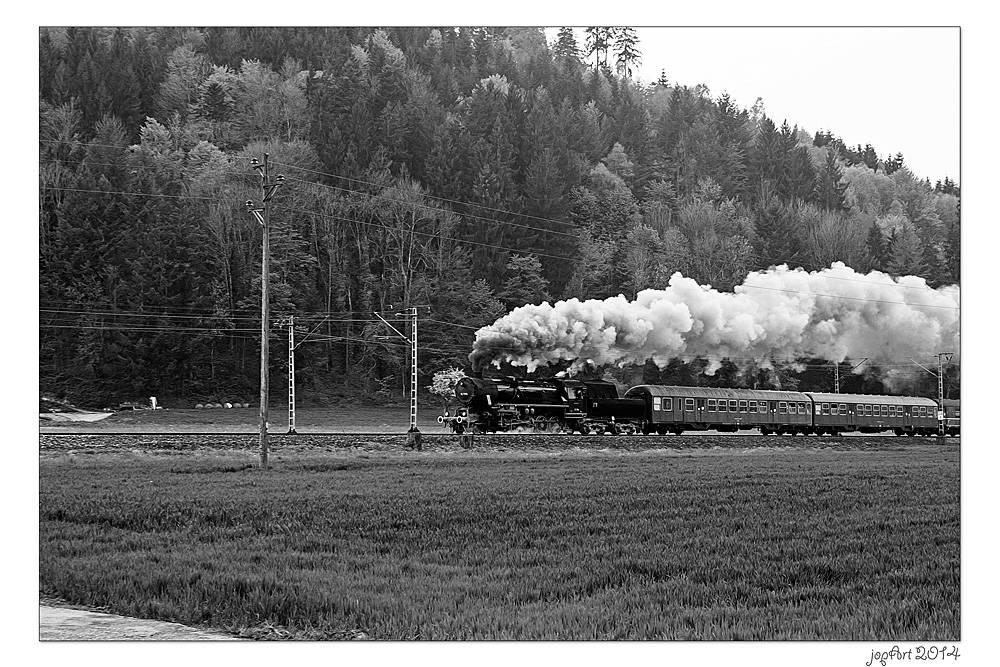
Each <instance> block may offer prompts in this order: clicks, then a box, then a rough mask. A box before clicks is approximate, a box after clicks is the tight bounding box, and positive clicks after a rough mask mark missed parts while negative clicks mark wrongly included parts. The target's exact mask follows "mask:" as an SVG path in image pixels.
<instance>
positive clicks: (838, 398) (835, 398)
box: [806, 391, 937, 406]
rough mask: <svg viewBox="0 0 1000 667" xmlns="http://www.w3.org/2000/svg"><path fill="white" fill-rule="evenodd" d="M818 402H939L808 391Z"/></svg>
mask: <svg viewBox="0 0 1000 667" xmlns="http://www.w3.org/2000/svg"><path fill="white" fill-rule="evenodd" d="M806 394H808V395H809V396H811V397H812V399H813V400H814V401H816V402H817V403H862V404H869V405H928V406H930V405H933V406H936V405H937V403H936V402H935V401H934V400H933V399H930V398H923V397H920V396H878V395H875V394H826V393H818V392H812V391H807V392H806Z"/></svg>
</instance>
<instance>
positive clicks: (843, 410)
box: [840, 403, 847, 415]
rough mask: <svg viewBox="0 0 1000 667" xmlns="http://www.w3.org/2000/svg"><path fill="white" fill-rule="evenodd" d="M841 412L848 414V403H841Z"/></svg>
mask: <svg viewBox="0 0 1000 667" xmlns="http://www.w3.org/2000/svg"><path fill="white" fill-rule="evenodd" d="M840 414H842V415H846V414H847V403H841V404H840Z"/></svg>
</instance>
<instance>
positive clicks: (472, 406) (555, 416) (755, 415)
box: [438, 378, 960, 436]
mask: <svg viewBox="0 0 1000 667" xmlns="http://www.w3.org/2000/svg"><path fill="white" fill-rule="evenodd" d="M455 398H456V400H457V401H458V403H459V404H460V406H459V407H458V409H457V410H456V411H455V414H454V415H451V414H449V413H447V412H446V413H445V414H444V415H443V416H441V417H438V422H439V423H443V424H448V425H449V426H450V427H451V429H452V430H453V431H454V432H455V433H464V432H465V431H466V430H469V431H471V432H473V433H490V432H497V431H514V430H531V431H535V432H550V433H560V432H562V433H572V432H579V433H597V434H601V433H611V434H622V435H629V434H632V433H638V432H641V433H645V434H649V433H658V434H661V435H665V434H667V433H675V434H678V435H679V434H681V433H683V432H684V431H706V430H710V429H711V430H715V431H722V432H736V431H743V430H751V429H759V430H760V432H761V433H762V434H764V435H769V434H772V433H773V434H777V435H785V434H790V435H808V434H816V435H839V434H841V433H850V432H858V433H879V432H884V431H891V432H893V433H895V434H896V435H908V436H914V435H935V434H937V433H938V419H939V417H940V418H942V419H943V420H944V425H945V432H946V433H947V434H948V435H951V436H957V435H959V434H960V414H959V402H958V401H953V400H946V401H945V402H944V409H943V410H940V409H939V406H938V404H937V402H936V401H933V400H931V399H929V398H920V397H912V396H877V395H869V394H831V393H822V392H793V391H771V390H756V389H719V388H714V387H675V386H663V385H638V386H635V387H632V388H631V389H629V390H628V391H627V392H626V393H625V396H623V397H619V396H618V389H617V387H616V386H615V385H614V384H613V383H611V382H604V381H581V380H570V379H550V380H523V379H518V378H499V379H482V378H463V379H462V380H461V381H460V382H459V383H458V385H457V387H456V388H455ZM939 413H940V414H939Z"/></svg>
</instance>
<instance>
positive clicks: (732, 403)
mask: <svg viewBox="0 0 1000 667" xmlns="http://www.w3.org/2000/svg"><path fill="white" fill-rule="evenodd" d="M729 411H730V412H736V401H729Z"/></svg>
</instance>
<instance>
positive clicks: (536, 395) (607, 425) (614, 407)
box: [438, 377, 646, 435]
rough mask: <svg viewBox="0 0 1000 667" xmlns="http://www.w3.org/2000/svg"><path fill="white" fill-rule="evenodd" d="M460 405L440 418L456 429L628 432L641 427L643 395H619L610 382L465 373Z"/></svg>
mask: <svg viewBox="0 0 1000 667" xmlns="http://www.w3.org/2000/svg"><path fill="white" fill-rule="evenodd" d="M455 400H456V401H457V402H458V404H459V406H458V408H457V409H456V410H455V414H454V415H452V414H449V413H445V414H444V415H443V416H441V417H438V422H439V423H443V424H448V425H449V426H450V427H451V429H452V430H453V431H454V432H456V433H464V432H466V431H467V430H468V431H471V432H473V433H496V432H502V431H534V432H539V433H572V432H579V433H598V434H600V433H613V434H621V435H628V434H631V433H636V432H638V431H639V430H640V429H641V427H642V420H643V415H644V413H645V410H646V406H645V403H644V402H643V401H642V400H641V399H635V398H622V397H619V395H618V388H617V387H616V386H615V385H614V384H613V383H611V382H604V381H599V380H593V381H582V380H568V379H567V380H564V379H558V378H555V379H549V380H524V379H521V378H514V377H504V378H492V379H484V378H463V379H462V380H460V381H459V382H458V385H457V386H456V387H455Z"/></svg>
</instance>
